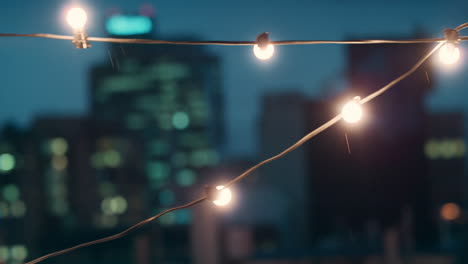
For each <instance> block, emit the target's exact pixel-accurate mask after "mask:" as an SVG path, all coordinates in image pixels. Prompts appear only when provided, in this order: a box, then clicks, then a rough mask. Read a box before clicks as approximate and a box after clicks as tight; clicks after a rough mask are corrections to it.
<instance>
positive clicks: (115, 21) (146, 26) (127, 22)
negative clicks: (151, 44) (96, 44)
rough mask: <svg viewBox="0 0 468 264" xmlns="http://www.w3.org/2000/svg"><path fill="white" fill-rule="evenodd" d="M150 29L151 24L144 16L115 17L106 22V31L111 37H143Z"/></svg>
mask: <svg viewBox="0 0 468 264" xmlns="http://www.w3.org/2000/svg"><path fill="white" fill-rule="evenodd" d="M152 29H153V22H152V21H151V18H149V17H146V16H128V15H115V16H112V17H110V18H109V19H108V20H107V22H106V30H107V32H108V33H109V34H111V35H121V36H129V35H143V34H148V33H151V30H152Z"/></svg>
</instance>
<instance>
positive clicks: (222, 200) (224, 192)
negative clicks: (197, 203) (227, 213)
mask: <svg viewBox="0 0 468 264" xmlns="http://www.w3.org/2000/svg"><path fill="white" fill-rule="evenodd" d="M216 190H218V192H217V194H216V198H215V199H214V200H213V203H214V204H215V205H217V206H226V205H228V204H229V203H230V202H231V199H232V192H231V190H229V188H224V186H222V185H220V186H216Z"/></svg>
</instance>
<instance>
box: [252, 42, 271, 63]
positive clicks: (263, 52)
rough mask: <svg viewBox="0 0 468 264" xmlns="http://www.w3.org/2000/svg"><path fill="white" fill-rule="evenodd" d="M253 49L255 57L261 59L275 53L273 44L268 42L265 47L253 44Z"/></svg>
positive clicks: (265, 58)
mask: <svg viewBox="0 0 468 264" xmlns="http://www.w3.org/2000/svg"><path fill="white" fill-rule="evenodd" d="M253 51H254V54H255V57H257V58H259V59H261V60H268V59H269V58H271V57H272V56H273V54H274V53H275V46H274V45H273V44H268V45H267V46H266V47H265V48H260V47H259V46H258V45H257V44H255V46H254V48H253Z"/></svg>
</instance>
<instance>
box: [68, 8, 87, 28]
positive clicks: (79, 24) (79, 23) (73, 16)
mask: <svg viewBox="0 0 468 264" xmlns="http://www.w3.org/2000/svg"><path fill="white" fill-rule="evenodd" d="M87 20H88V16H87V15H86V12H85V11H84V10H83V8H79V7H74V8H71V9H70V10H69V11H68V13H67V23H68V24H69V25H70V27H72V28H73V29H74V30H81V29H83V28H84V26H85V24H86V21H87Z"/></svg>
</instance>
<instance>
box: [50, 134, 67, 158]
mask: <svg viewBox="0 0 468 264" xmlns="http://www.w3.org/2000/svg"><path fill="white" fill-rule="evenodd" d="M49 146H50V152H51V153H52V154H54V155H65V153H66V152H67V151H68V143H67V141H66V140H65V139H64V138H53V139H51V140H50V143H49Z"/></svg>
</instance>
